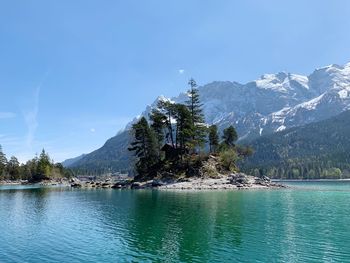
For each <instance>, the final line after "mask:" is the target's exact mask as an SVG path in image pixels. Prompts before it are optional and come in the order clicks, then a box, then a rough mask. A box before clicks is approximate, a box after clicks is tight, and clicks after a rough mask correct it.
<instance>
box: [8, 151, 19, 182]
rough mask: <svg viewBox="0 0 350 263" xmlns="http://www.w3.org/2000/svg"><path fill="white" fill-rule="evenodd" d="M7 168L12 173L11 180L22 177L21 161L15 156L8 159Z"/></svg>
mask: <svg viewBox="0 0 350 263" xmlns="http://www.w3.org/2000/svg"><path fill="white" fill-rule="evenodd" d="M6 170H7V172H8V174H9V175H10V180H18V179H19V178H20V167H19V161H18V160H17V158H16V157H15V156H12V157H11V158H10V160H9V161H8V163H7V166H6Z"/></svg>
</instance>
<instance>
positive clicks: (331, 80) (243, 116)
mask: <svg viewBox="0 0 350 263" xmlns="http://www.w3.org/2000/svg"><path fill="white" fill-rule="evenodd" d="M199 93H200V99H201V102H202V103H203V111H204V114H205V118H206V121H207V123H208V124H217V125H218V126H219V129H223V128H225V127H227V126H229V125H234V126H235V127H236V129H237V131H238V134H239V136H240V139H241V140H246V141H249V140H253V139H255V138H257V137H260V136H263V135H266V134H271V133H274V132H278V131H282V130H284V129H288V128H291V127H298V126H301V125H305V124H308V123H312V122H317V121H320V120H324V119H327V118H330V117H332V116H335V115H337V114H339V113H341V112H343V111H346V110H348V109H350V63H348V64H345V65H344V66H339V65H330V66H327V67H323V68H319V69H316V70H315V71H314V72H313V73H312V74H310V75H309V76H301V75H297V74H290V73H285V72H280V73H277V74H265V75H263V76H261V77H260V78H259V79H257V80H255V81H252V82H248V83H246V84H240V83H237V82H230V81H215V82H212V83H209V84H207V85H204V86H201V87H199ZM160 100H170V101H173V102H178V103H183V102H184V101H186V100H187V95H186V93H181V94H180V95H179V96H177V97H174V98H171V99H170V98H166V97H164V96H160V97H158V98H157V99H156V100H155V101H154V102H153V103H152V104H151V105H149V106H147V107H146V109H145V111H144V112H143V113H142V114H141V115H140V116H145V117H147V118H148V115H149V113H150V112H151V110H152V109H153V108H155V107H157V103H158V101H160ZM138 118H139V117H138ZM138 118H135V119H134V120H133V121H131V122H130V123H129V124H128V125H127V126H126V128H125V130H124V131H123V132H121V133H119V134H117V135H116V136H115V137H113V138H111V139H110V140H109V141H107V142H106V144H105V145H104V146H102V147H101V148H100V149H98V150H96V151H94V152H92V153H90V154H88V155H86V156H84V157H83V158H82V159H81V160H79V161H77V162H74V163H72V164H71V165H70V167H79V168H84V169H96V168H98V169H111V170H115V169H117V170H118V169H127V167H129V168H130V167H131V166H130V163H129V165H127V162H128V161H130V160H131V159H130V155H129V153H128V152H127V142H128V140H129V139H128V138H127V134H128V133H127V132H126V133H125V131H128V130H129V129H130V128H131V125H132V124H133V123H134V122H136V121H137V120H138Z"/></svg>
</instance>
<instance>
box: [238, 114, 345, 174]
mask: <svg viewBox="0 0 350 263" xmlns="http://www.w3.org/2000/svg"><path fill="white" fill-rule="evenodd" d="M250 145H251V146H252V147H253V148H254V150H255V153H254V155H253V156H251V157H249V158H247V159H246V160H245V161H244V162H243V163H242V164H241V168H242V169H243V170H244V171H248V172H250V173H257V169H258V170H259V172H260V174H263V175H269V176H271V177H274V178H281V177H282V178H294V179H295V178H322V177H328V178H329V177H332V176H333V177H334V176H339V170H335V169H340V171H341V172H342V174H343V176H349V175H350V174H349V172H350V111H346V112H343V113H341V114H340V115H337V116H335V117H332V118H329V119H327V120H323V121H320V122H316V123H311V124H307V125H305V126H301V127H294V128H291V129H287V130H284V131H282V132H278V133H275V134H270V135H266V136H263V137H261V138H259V139H256V140H254V141H253V142H251V143H250ZM332 173H335V174H332Z"/></svg>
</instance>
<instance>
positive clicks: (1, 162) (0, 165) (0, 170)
mask: <svg viewBox="0 0 350 263" xmlns="http://www.w3.org/2000/svg"><path fill="white" fill-rule="evenodd" d="M6 164H7V159H6V155H5V154H4V153H3V151H2V147H1V145H0V179H4V177H5V168H6Z"/></svg>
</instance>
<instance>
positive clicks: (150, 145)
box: [128, 117, 158, 177]
mask: <svg viewBox="0 0 350 263" xmlns="http://www.w3.org/2000/svg"><path fill="white" fill-rule="evenodd" d="M132 131H133V135H134V141H133V142H132V143H131V147H129V148H128V150H129V151H134V152H135V156H136V157H137V159H138V160H137V162H136V171H137V173H138V175H139V177H147V176H149V175H150V174H151V173H152V172H154V170H153V166H154V165H155V164H157V162H158V153H157V143H156V140H157V139H156V134H155V132H154V131H153V129H151V128H150V127H149V125H148V122H147V120H146V118H145V117H142V118H141V119H140V120H139V121H138V122H137V123H135V124H134V125H133V126H132Z"/></svg>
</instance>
